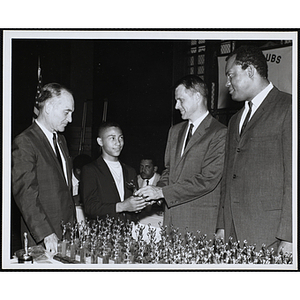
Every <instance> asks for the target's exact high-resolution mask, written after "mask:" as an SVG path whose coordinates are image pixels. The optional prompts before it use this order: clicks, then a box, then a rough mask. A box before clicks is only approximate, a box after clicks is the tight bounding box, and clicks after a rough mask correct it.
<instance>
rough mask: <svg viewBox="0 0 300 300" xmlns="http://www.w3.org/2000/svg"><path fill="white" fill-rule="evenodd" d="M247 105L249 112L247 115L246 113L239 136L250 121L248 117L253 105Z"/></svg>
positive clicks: (250, 103) (249, 103)
mask: <svg viewBox="0 0 300 300" xmlns="http://www.w3.org/2000/svg"><path fill="white" fill-rule="evenodd" d="M248 105H249V110H248V113H247V116H246V118H245V120H244V123H243V125H242V128H241V132H240V135H242V133H243V131H244V130H245V128H246V126H247V123H248V122H249V119H250V116H251V112H252V105H253V103H252V102H251V101H249V102H248Z"/></svg>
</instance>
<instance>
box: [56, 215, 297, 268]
mask: <svg viewBox="0 0 300 300" xmlns="http://www.w3.org/2000/svg"><path fill="white" fill-rule="evenodd" d="M61 226H62V232H63V238H62V241H61V242H60V243H59V248H58V254H57V255H56V256H55V258H56V259H59V260H61V261H63V262H67V263H81V264H292V263H293V257H292V253H283V252H282V251H281V252H280V253H279V254H278V255H277V254H275V253H274V251H273V249H271V250H269V249H266V247H265V245H262V248H261V249H260V250H259V251H256V249H255V246H252V245H248V244H247V242H246V241H244V243H243V245H240V243H239V242H233V240H232V239H231V238H230V239H229V241H228V243H224V242H223V241H222V240H219V239H215V240H213V241H212V240H207V239H206V236H205V235H201V234H200V232H197V235H193V234H191V233H189V232H187V233H186V235H185V236H184V237H182V236H181V234H180V233H179V232H178V229H175V228H172V229H171V232H170V234H167V227H166V226H162V225H161V224H160V228H159V229H156V228H153V227H151V226H150V224H149V225H148V231H147V235H148V239H147V241H145V240H144V234H143V232H144V230H145V226H142V225H141V224H137V226H136V227H135V233H136V238H133V237H132V231H133V223H130V222H129V221H127V222H123V221H121V220H119V219H114V218H111V217H108V216H107V218H106V219H104V220H103V219H97V220H94V221H88V220H86V222H85V223H76V224H74V225H71V224H64V223H63V222H62V224H61ZM156 230H160V236H161V238H160V239H159V241H156Z"/></svg>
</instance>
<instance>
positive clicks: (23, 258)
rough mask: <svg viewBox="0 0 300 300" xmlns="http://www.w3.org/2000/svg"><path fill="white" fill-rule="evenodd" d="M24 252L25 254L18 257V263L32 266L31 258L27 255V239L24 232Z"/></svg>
mask: <svg viewBox="0 0 300 300" xmlns="http://www.w3.org/2000/svg"><path fill="white" fill-rule="evenodd" d="M24 251H25V253H23V254H21V255H20V256H19V257H18V263H21V264H28V263H29V264H33V258H32V256H31V255H29V253H28V238H27V232H24Z"/></svg>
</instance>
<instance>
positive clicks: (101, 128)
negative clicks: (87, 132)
mask: <svg viewBox="0 0 300 300" xmlns="http://www.w3.org/2000/svg"><path fill="white" fill-rule="evenodd" d="M110 127H117V128H119V129H120V130H121V131H122V128H121V127H120V125H119V124H118V123H116V122H113V121H110V122H103V123H101V124H100V126H99V129H98V137H101V135H102V133H103V131H104V130H106V129H107V128H110Z"/></svg>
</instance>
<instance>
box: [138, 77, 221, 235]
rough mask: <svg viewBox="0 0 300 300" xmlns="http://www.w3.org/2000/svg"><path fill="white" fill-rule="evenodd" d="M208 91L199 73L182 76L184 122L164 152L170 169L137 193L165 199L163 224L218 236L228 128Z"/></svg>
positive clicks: (179, 104)
mask: <svg viewBox="0 0 300 300" xmlns="http://www.w3.org/2000/svg"><path fill="white" fill-rule="evenodd" d="M207 95H208V90H207V87H206V84H205V83H204V81H203V80H202V79H201V78H200V77H198V76H195V75H188V76H186V77H184V78H182V79H181V80H180V81H179V82H178V83H177V84H176V88H175V100H176V105H175V109H178V110H179V111H180V113H181V116H182V119H183V120H185V121H184V122H181V123H179V124H176V125H174V126H173V127H171V129H170V131H169V136H168V141H167V147H166V152H165V170H164V171H163V172H162V175H161V178H160V181H159V182H158V183H157V186H146V187H143V188H141V189H139V190H138V191H137V192H136V193H135V194H136V195H137V196H143V197H145V199H146V200H147V201H151V200H152V199H154V200H158V199H164V201H165V211H164V225H167V226H168V230H170V229H171V226H172V225H173V226H174V227H175V229H177V228H178V229H179V233H181V234H182V236H184V235H185V233H186V231H189V232H191V233H194V234H197V231H200V232H201V234H206V235H207V238H208V239H212V238H213V237H214V234H215V230H216V224H217V215H218V207H219V201H220V185H219V184H220V181H221V177H222V173H223V165H224V153H225V138H226V131H227V129H226V126H225V125H223V124H221V123H220V122H218V121H217V120H216V119H215V118H214V117H213V116H212V115H210V114H209V112H208V109H207Z"/></svg>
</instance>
